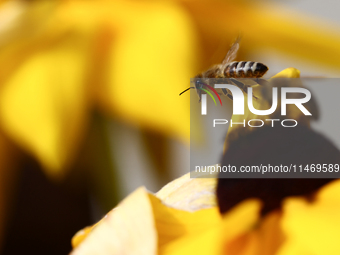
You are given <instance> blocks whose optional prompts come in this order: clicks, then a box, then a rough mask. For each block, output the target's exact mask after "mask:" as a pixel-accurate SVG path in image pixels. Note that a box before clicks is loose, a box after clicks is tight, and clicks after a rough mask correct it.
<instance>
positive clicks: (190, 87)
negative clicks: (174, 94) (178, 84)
mask: <svg viewBox="0 0 340 255" xmlns="http://www.w3.org/2000/svg"><path fill="white" fill-rule="evenodd" d="M194 88H195V87H190V88H187V89H186V90H184V91H182V92H181V93H180V94H179V95H182V94H183V93H184V92H187V91H188V90H189V89H194Z"/></svg>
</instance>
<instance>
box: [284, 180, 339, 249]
mask: <svg viewBox="0 0 340 255" xmlns="http://www.w3.org/2000/svg"><path fill="white" fill-rule="evenodd" d="M283 211H284V214H283V219H282V227H283V230H284V233H285V235H286V236H287V241H286V242H285V243H284V245H283V246H282V248H281V249H280V252H279V253H278V254H279V255H286V254H289V255H294V254H315V255H317V254H339V253H340V248H339V245H337V244H338V233H339V229H340V219H339V214H340V181H334V182H332V183H330V184H329V185H326V186H324V187H323V188H322V189H320V191H319V193H318V194H317V197H316V201H314V202H312V203H311V202H308V201H306V200H305V199H303V198H288V199H287V200H286V201H285V202H284V210H283Z"/></svg>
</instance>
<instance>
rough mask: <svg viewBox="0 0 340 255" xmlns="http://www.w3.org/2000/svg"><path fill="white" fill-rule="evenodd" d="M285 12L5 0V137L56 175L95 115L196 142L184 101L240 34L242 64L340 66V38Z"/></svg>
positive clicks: (1, 53) (255, 6)
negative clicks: (290, 61) (266, 59)
mask: <svg viewBox="0 0 340 255" xmlns="http://www.w3.org/2000/svg"><path fill="white" fill-rule="evenodd" d="M286 14H287V13H284V12H283V11H282V8H281V7H278V6H276V5H272V4H270V3H268V2H265V5H264V3H262V2H261V3H258V2H257V3H253V2H251V1H242V2H235V1H224V2H223V1H213V2H211V1H209V2H208V1H198V2H197V1H184V0H181V1H179V0H178V1H140V2H137V1H105V0H102V1H86V2H83V1H38V2H29V3H28V2H27V3H26V2H19V1H8V2H4V3H2V4H1V5H0V17H1V18H2V21H3V22H2V27H0V35H1V36H0V37H1V40H0V66H1V68H0V129H1V130H2V131H3V133H4V134H5V135H6V136H8V137H10V138H11V139H12V140H13V141H15V142H16V143H17V144H19V145H20V146H21V147H22V148H24V149H25V150H27V151H28V152H30V153H31V154H32V155H34V156H36V158H37V159H39V161H40V162H41V163H42V165H43V166H44V168H45V169H46V170H47V173H48V174H49V175H50V176H54V177H61V176H62V175H63V174H64V170H65V169H66V168H67V167H68V166H70V164H71V163H72V159H73V158H74V156H75V155H76V154H77V151H78V149H79V147H80V144H81V141H82V139H83V137H84V134H85V133H86V131H87V126H88V123H89V121H90V119H89V112H91V109H93V108H100V109H101V110H102V111H104V112H107V113H109V114H110V115H111V116H114V117H115V118H117V119H118V120H120V121H124V122H126V123H129V124H131V125H135V126H139V127H142V128H148V129H151V130H154V131H158V132H160V133H162V134H164V135H167V136H172V137H175V138H177V139H181V140H183V141H188V140H189V102H188V100H189V99H188V98H185V97H178V93H179V92H180V91H182V90H183V89H184V88H186V87H187V84H188V81H189V78H190V77H193V76H194V75H195V74H196V73H198V72H199V71H202V70H204V69H205V68H207V67H208V66H209V65H211V64H213V63H217V62H218V61H220V57H221V56H223V54H224V53H225V51H226V50H227V45H228V44H229V43H230V42H231V41H232V40H233V38H234V37H235V36H236V35H237V34H238V33H239V32H240V31H241V33H242V35H243V37H244V38H245V40H244V45H243V46H242V50H241V57H242V56H245V54H246V53H247V52H250V51H253V50H256V49H257V48H259V47H266V48H270V47H275V48H276V49H278V50H280V51H282V52H285V53H289V54H292V55H294V56H297V57H300V58H301V59H305V60H308V61H310V62H311V61H314V62H315V63H319V64H320V65H328V66H332V67H335V68H339V67H340V64H339V61H338V59H339V58H340V50H339V47H338V45H339V43H340V37H339V34H337V33H334V31H335V32H338V31H336V30H335V29H334V28H331V27H330V26H328V25H327V26H324V27H322V29H318V28H317V27H318V26H315V23H317V24H318V25H320V24H321V22H320V21H311V20H310V19H309V18H307V17H302V16H301V15H299V17H296V16H292V15H287V16H286ZM235 20H237V22H232V24H231V21H235ZM249 24H251V26H250V25H249ZM259 31H260V32H259ZM287 42H289V43H287ZM290 45H294V47H291V46H290ZM212 56H213V57H212ZM214 56H215V57H214ZM62 170H63V171H62Z"/></svg>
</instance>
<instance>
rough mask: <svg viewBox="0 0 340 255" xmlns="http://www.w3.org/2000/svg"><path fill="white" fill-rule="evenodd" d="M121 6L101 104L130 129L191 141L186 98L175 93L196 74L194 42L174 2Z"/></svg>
mask: <svg viewBox="0 0 340 255" xmlns="http://www.w3.org/2000/svg"><path fill="white" fill-rule="evenodd" d="M134 3H135V4H133V5H132V4H131V3H129V4H126V5H121V6H120V9H119V12H118V11H116V12H115V20H118V21H117V22H119V28H117V31H116V32H115V41H114V44H113V47H112V50H111V52H110V53H109V63H108V66H109V67H110V69H109V70H108V73H107V80H106V81H107V84H106V85H105V86H104V87H103V88H100V94H101V99H100V101H101V102H104V103H105V104H106V106H108V107H109V108H110V109H111V111H112V112H114V113H115V114H118V115H119V117H120V118H122V119H123V120H124V121H127V122H129V123H131V124H133V125H143V126H144V127H147V128H151V129H155V130H160V131H162V132H164V133H165V134H167V135H170V136H173V137H178V138H181V139H183V140H186V141H188V140H189V119H190V118H189V97H185V96H183V97H179V96H178V95H179V92H181V91H182V90H183V89H185V88H187V87H188V86H189V78H190V77H192V76H193V75H194V74H195V68H194V66H195V63H194V59H195V53H196V43H195V42H196V38H195V35H194V28H193V25H192V24H191V21H190V19H189V17H188V16H187V14H186V13H185V12H184V11H183V10H182V9H181V8H179V7H178V6H176V5H175V4H173V3H172V2H143V4H139V3H138V4H137V2H134Z"/></svg>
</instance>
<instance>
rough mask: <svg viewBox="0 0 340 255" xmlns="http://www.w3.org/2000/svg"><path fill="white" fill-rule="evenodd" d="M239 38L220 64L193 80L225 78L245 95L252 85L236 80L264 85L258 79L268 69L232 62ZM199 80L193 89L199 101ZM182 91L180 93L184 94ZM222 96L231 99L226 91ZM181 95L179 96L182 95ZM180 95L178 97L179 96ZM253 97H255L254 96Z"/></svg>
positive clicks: (254, 63)
mask: <svg viewBox="0 0 340 255" xmlns="http://www.w3.org/2000/svg"><path fill="white" fill-rule="evenodd" d="M239 41H240V37H238V38H237V39H236V40H235V42H234V43H233V45H232V46H231V48H230V49H229V51H228V53H227V55H226V56H225V58H224V59H223V61H222V63H221V64H218V65H214V66H212V67H211V68H210V69H208V70H207V71H205V72H203V73H200V74H198V75H196V76H195V78H201V79H202V78H203V79H204V78H227V79H228V82H229V83H230V84H234V85H236V86H238V87H239V88H241V89H242V90H243V91H244V92H246V93H247V87H248V86H252V85H246V84H244V83H243V82H241V81H240V80H237V79H238V78H253V79H254V80H255V82H256V83H255V84H254V85H256V84H260V85H264V84H266V81H265V80H262V79H260V78H261V77H262V76H263V75H264V74H265V73H266V72H267V71H268V67H267V66H266V65H264V64H262V63H259V62H253V61H239V62H238V61H233V60H234V59H235V58H236V56H237V51H238V50H239V48H240V45H239ZM201 79H198V80H196V81H195V87H190V88H195V89H196V91H197V94H198V96H199V99H200V101H201V93H202V90H200V89H199V88H202V86H203V85H204V83H203V82H202V80H201ZM190 88H188V89H186V90H185V91H187V90H189V89H190ZM185 91H183V92H182V93H184V92H185ZM222 92H223V94H224V95H226V96H228V97H229V98H230V99H233V97H232V95H231V93H230V92H229V91H228V90H227V89H222ZM182 93H181V94H182ZM181 94H180V95H181ZM254 97H255V96H254ZM255 98H256V97H255Z"/></svg>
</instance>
